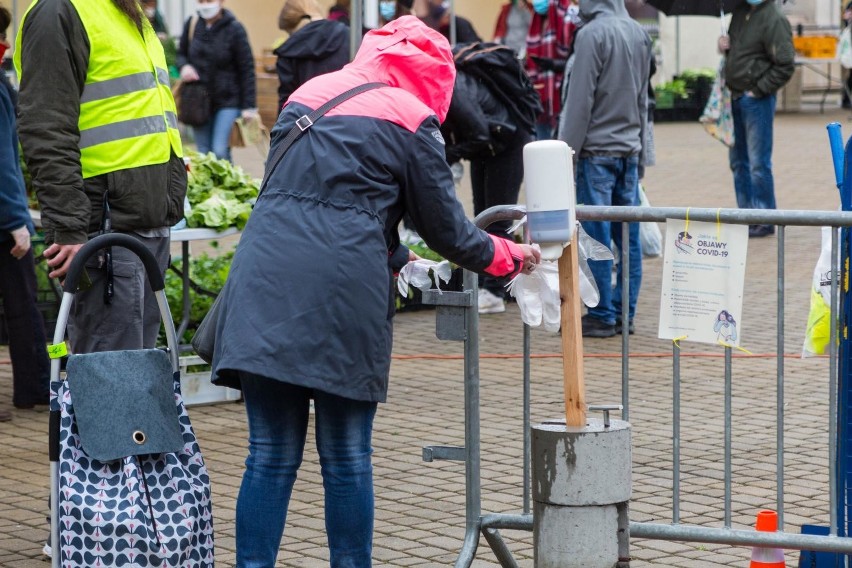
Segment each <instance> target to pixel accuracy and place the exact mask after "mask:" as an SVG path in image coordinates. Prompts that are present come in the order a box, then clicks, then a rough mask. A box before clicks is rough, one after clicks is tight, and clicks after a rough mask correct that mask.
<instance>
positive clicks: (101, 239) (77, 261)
mask: <svg viewBox="0 0 852 568" xmlns="http://www.w3.org/2000/svg"><path fill="white" fill-rule="evenodd" d="M107 247H123V248H126V249H130V250H131V251H132V252H133V253H134V254H136V256H138V257H139V259H140V260H141V261H142V264H143V265H144V266H145V272H146V273H147V274H148V282H149V283H150V284H151V289H152V290H153V291H154V292H159V291H160V290H162V289H163V288H165V287H166V285H165V282H164V281H163V275H162V274H161V273H160V267H159V266H158V265H157V259H156V258H154V255H153V254H151V251H149V250H148V249H147V248H146V247H145V245H143V244H142V243H141V242H139V240H138V239H135V238H133V237H131V236H130V235H125V234H122V233H107V234H105V235H98V236H97V237H95V238H93V239H92V240H90V241H89V242H87V243H86V244H85V245H83V248H81V249H80V250H79V251H77V254H76V255H75V256H74V260H72V261H71V266H70V267H69V268H68V273H67V275H66V276H65V283H64V284H63V285H62V290H63V291H65V292H67V293H69V294H74V293H76V292H77V286H78V284H79V282H80V277H81V276H82V275H83V270H84V269H85V267H86V261H87V260H89V258H91V257H92V256H93V255H94V254H95V253H97V252H98V251H99V250H101V249H103V248H107Z"/></svg>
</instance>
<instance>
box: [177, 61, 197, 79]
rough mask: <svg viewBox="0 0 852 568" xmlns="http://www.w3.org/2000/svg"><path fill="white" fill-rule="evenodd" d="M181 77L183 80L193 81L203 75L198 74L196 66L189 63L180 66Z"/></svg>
mask: <svg viewBox="0 0 852 568" xmlns="http://www.w3.org/2000/svg"><path fill="white" fill-rule="evenodd" d="M180 79H181V81H186V82H187V83H191V82H193V81H198V80H199V79H201V77H199V76H198V71H196V70H195V67H193V66H192V65H189V64H187V65H184V66H183V67H181V68H180Z"/></svg>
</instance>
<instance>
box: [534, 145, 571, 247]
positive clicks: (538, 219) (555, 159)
mask: <svg viewBox="0 0 852 568" xmlns="http://www.w3.org/2000/svg"><path fill="white" fill-rule="evenodd" d="M573 155H574V151H573V150H572V149H571V148H570V147H569V146H568V144H566V143H565V142H562V141H561V140H538V141H536V142H530V143H529V144H527V145H526V146H524V191H525V192H526V197H527V222H528V223H529V228H530V238H532V240H533V242H535V243H538V244H539V245H540V246H541V257H542V258H543V259H545V260H556V259H558V258H559V257H560V256H562V249H563V248H564V247H565V245H567V244H568V243H569V242H570V241H571V237H572V236H573V234H574V227H575V225H576V224H577V213H576V210H575V209H576V196H575V193H574V164H573V159H572V156H573Z"/></svg>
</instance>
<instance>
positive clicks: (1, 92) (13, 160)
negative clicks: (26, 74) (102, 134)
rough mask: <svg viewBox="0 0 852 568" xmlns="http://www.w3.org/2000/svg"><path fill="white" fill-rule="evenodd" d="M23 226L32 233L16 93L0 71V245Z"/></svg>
mask: <svg viewBox="0 0 852 568" xmlns="http://www.w3.org/2000/svg"><path fill="white" fill-rule="evenodd" d="M23 226H26V227H28V228H29V230H30V233H33V223H32V219H30V214H29V211H27V195H26V189H25V188H24V177H23V175H22V174H21V161H20V157H19V156H18V135H17V134H16V132H15V90H14V89H13V88H12V85H11V84H9V79H8V78H7V77H6V74H5V73H3V72H2V71H0V243H2V242H6V241H9V240H11V238H12V236H11V235H10V234H9V233H10V232H11V231H14V230H15V229H20V228H21V227H23Z"/></svg>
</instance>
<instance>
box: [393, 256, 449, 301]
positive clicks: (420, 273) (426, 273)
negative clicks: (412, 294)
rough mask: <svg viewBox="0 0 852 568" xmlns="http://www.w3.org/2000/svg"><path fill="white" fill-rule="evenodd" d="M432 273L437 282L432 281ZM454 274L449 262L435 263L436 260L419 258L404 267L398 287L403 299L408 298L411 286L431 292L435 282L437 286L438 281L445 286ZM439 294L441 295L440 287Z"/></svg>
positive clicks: (398, 280) (400, 272)
mask: <svg viewBox="0 0 852 568" xmlns="http://www.w3.org/2000/svg"><path fill="white" fill-rule="evenodd" d="M430 273H431V274H432V275H434V276H435V280H433V279H432V276H431V275H430ZM452 273H453V268H452V267H451V266H450V261H449V260H442V261H441V262H435V261H434V260H428V259H425V258H419V259H417V260H412V261H411V262H409V263H408V264H406V265H405V266H403V267H402V270H400V271H399V276H398V277H397V280H396V287H397V289H398V290H399V293H400V294H401V295H402V297H403V298H407V297H408V287H409V286H414V287H415V288H419V289H420V290H422V291H426V290H430V289H432V284H433V282H435V283H436V284H437V281H438V280H440V281H441V282H443V283H444V284H446V283H447V282H449V281H450V277H451V276H452ZM438 293H439V294H440V293H441V288H440V287H439V288H438Z"/></svg>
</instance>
